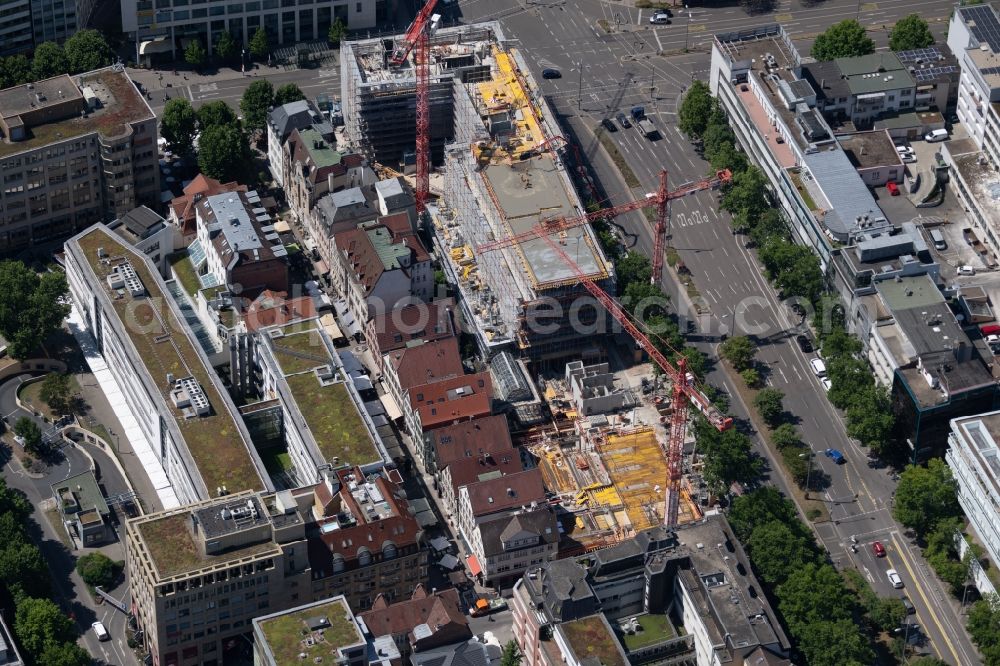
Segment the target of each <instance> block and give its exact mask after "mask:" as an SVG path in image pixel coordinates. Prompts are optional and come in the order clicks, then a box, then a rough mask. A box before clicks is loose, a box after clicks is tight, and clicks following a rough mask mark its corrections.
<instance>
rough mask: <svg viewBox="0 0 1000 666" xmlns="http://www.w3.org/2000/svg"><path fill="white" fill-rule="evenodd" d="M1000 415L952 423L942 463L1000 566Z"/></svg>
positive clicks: (988, 414)
mask: <svg viewBox="0 0 1000 666" xmlns="http://www.w3.org/2000/svg"><path fill="white" fill-rule="evenodd" d="M998 440H1000V412H988V413H985V414H976V415H974V416H965V417H962V418H958V419H953V420H952V421H951V432H950V433H949V434H948V452H947V453H946V454H945V461H946V462H947V463H948V466H949V467H950V468H951V471H952V474H953V475H954V477H955V483H956V484H957V485H958V493H957V494H958V502H959V504H961V505H962V511H964V512H965V516H966V518H968V520H969V525H970V526H971V527H972V529H973V530H974V531H975V533H976V537H977V538H978V539H979V542H980V543H982V544H983V545H984V546H985V547H986V552H987V554H988V555H989V558H990V560H991V561H993V562H1000V447H998V445H997V442H998Z"/></svg>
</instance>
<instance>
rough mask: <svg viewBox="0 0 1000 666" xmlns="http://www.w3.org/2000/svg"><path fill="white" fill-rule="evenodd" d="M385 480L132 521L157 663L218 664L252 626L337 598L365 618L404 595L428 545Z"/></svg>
mask: <svg viewBox="0 0 1000 666" xmlns="http://www.w3.org/2000/svg"><path fill="white" fill-rule="evenodd" d="M389 474H390V473H385V474H382V475H376V474H373V475H368V476H367V477H366V476H364V475H362V474H361V472H360V470H358V469H356V468H355V469H341V470H338V471H337V472H328V473H327V475H326V478H325V479H324V480H323V481H322V482H321V483H319V484H317V485H315V486H308V487H305V488H299V489H296V490H283V491H280V492H277V493H267V492H263V493H262V492H253V491H244V492H240V493H234V494H231V495H227V496H224V497H220V498H216V499H211V500H206V501H203V502H198V503H196V504H192V505H189V506H186V507H182V508H178V509H173V510H169V511H162V512H160V513H156V514H151V515H147V516H143V517H141V518H137V519H135V520H132V521H129V523H128V524H127V526H126V535H127V536H126V539H127V541H126V544H127V546H126V548H127V549H126V566H127V567H128V571H129V577H130V579H131V589H132V599H131V604H130V605H131V607H132V610H133V613H134V615H135V617H136V619H137V621H138V625H139V628H140V629H141V630H142V631H143V632H144V641H145V647H146V649H148V650H149V653H150V655H151V656H152V663H153V665H154V666H194V665H195V664H198V665H200V666H218V665H219V664H222V663H223V653H224V652H225V651H226V650H227V649H235V648H236V646H238V645H239V644H240V643H242V642H243V638H244V637H248V635H249V634H250V633H251V632H252V631H253V626H252V621H253V619H254V618H257V617H260V616H263V615H269V614H273V613H277V612H280V611H284V610H287V609H290V608H295V607H298V606H301V605H303V604H308V603H312V602H314V601H316V600H321V599H328V598H330V597H333V596H336V595H343V598H344V599H345V600H346V601H347V603H348V604H350V607H351V608H355V609H358V610H359V611H361V610H364V609H367V608H371V607H372V604H373V603H374V601H375V599H376V597H378V596H379V595H382V596H383V597H385V598H386V599H388V600H394V599H400V598H408V597H409V595H410V593H411V591H412V590H413V588H414V586H415V585H416V584H417V583H418V582H419V581H421V580H424V579H425V578H426V575H427V555H426V552H425V551H424V549H423V546H422V541H423V536H422V532H421V530H420V527H419V526H418V525H417V522H416V520H415V519H414V518H413V517H412V516H411V515H410V512H409V505H408V504H407V502H406V501H405V500H403V499H400V498H399V497H398V496H397V495H398V494H399V489H398V487H397V482H401V479H400V478H398V475H396V478H394V479H391V478H390V476H389Z"/></svg>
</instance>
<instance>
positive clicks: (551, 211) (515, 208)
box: [481, 154, 607, 288]
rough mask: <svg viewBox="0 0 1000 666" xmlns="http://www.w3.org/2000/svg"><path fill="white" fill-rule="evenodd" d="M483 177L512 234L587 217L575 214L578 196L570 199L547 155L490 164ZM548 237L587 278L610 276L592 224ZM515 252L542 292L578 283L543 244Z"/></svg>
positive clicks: (536, 241) (535, 242) (531, 242)
mask: <svg viewBox="0 0 1000 666" xmlns="http://www.w3.org/2000/svg"><path fill="white" fill-rule="evenodd" d="M481 174H482V177H483V178H484V179H485V180H486V182H487V184H488V185H489V188H490V189H491V191H492V193H493V195H494V196H495V203H496V205H497V207H498V208H499V209H500V211H501V212H502V214H503V216H504V218H505V220H506V225H507V227H508V228H509V230H510V233H511V234H512V235H513V234H519V233H522V232H525V231H529V230H530V229H532V228H533V227H535V226H537V225H538V224H539V223H540V222H541V221H542V220H543V219H545V218H551V217H575V216H577V215H580V214H581V213H582V212H583V211H579V210H577V208H576V206H575V205H574V199H575V197H573V198H571V195H570V193H569V192H567V191H566V188H565V185H564V183H565V180H564V176H565V172H564V171H563V169H562V167H560V166H556V163H555V161H554V160H553V159H552V156H551V155H549V154H544V155H540V156H537V157H533V158H531V159H528V160H524V161H522V162H515V163H512V164H491V165H489V166H488V167H486V169H484V170H483V171H482V172H481ZM550 237H551V238H552V239H553V240H554V241H556V242H557V243H559V245H560V246H561V247H562V249H563V251H564V252H565V253H566V255H567V256H568V257H569V258H570V259H571V260H572V261H574V262H575V263H576V265H577V266H579V268H580V270H581V271H582V272H583V273H584V274H585V275H588V276H590V277H591V278H592V279H601V278H604V277H606V276H607V270H606V269H605V267H604V266H603V265H602V264H603V262H602V261H601V260H599V259H598V254H599V252H600V251H599V250H598V249H597V248H596V244H595V240H594V233H593V231H592V230H591V229H590V225H581V226H578V227H573V228H572V229H568V230H567V231H565V232H563V233H562V234H552V235H551V236H550ZM516 247H517V252H518V254H519V255H520V259H521V262H522V267H523V269H524V270H525V272H526V273H527V274H528V276H529V278H530V280H531V282H532V285H533V286H535V287H538V288H544V287H545V286H546V285H550V284H551V285H553V286H555V285H556V284H558V283H562V282H566V281H576V273H575V272H574V271H573V269H572V268H571V267H570V266H567V265H566V263H565V262H564V261H563V260H562V258H560V257H559V256H558V255H557V254H556V253H555V252H553V251H552V248H551V247H549V245H548V243H546V242H545V241H544V240H543V239H541V238H537V239H533V240H529V241H525V242H523V243H520V244H518V245H517V246H516Z"/></svg>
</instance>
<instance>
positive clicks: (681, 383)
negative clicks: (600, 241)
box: [537, 232, 733, 526]
mask: <svg viewBox="0 0 1000 666" xmlns="http://www.w3.org/2000/svg"><path fill="white" fill-rule="evenodd" d="M537 237H541V238H542V239H543V240H544V241H545V242H546V243H548V245H549V247H550V248H552V250H553V251H554V252H555V253H556V254H558V255H559V258H560V259H562V260H563V261H564V262H565V263H566V265H567V266H569V267H570V268H571V269H572V270H573V272H574V273H575V274H576V276H577V278H578V279H579V280H580V283H581V284H582V285H583V286H584V288H586V290H587V291H588V292H590V295H591V296H593V297H594V298H595V299H597V301H598V302H599V303H600V304H601V305H603V306H604V308H605V309H606V310H607V311H608V312H609V313H610V314H611V316H612V317H614V318H615V321H617V322H618V323H619V324H621V325H622V327H623V328H624V329H625V330H626V331H628V333H629V335H631V336H632V337H633V338H634V339H635V341H636V343H637V344H638V345H639V346H640V347H641V348H642V349H643V351H645V352H646V353H647V354H649V357H650V358H651V359H653V361H654V362H655V363H656V364H657V365H658V366H660V369H662V370H663V372H664V374H666V375H667V376H668V377H670V379H671V381H672V382H673V402H672V405H673V413H672V414H671V416H670V430H669V433H670V434H669V438H668V441H667V469H668V471H669V479H668V483H667V494H666V502H665V510H664V513H663V522H664V524H665V525H667V526H673V525H676V524H677V512H678V508H679V506H680V484H681V476H682V472H683V462H682V461H683V453H684V431H685V428H686V425H687V405H688V402H690V403H691V404H693V405H694V406H695V408H696V409H697V410H698V411H700V412H701V413H702V414H704V416H705V418H707V419H708V422H709V423H711V424H712V425H713V426H715V427H716V428H717V429H719V430H728V429H729V428H731V427H732V426H733V419H732V418H730V417H728V416H726V415H725V414H723V413H722V412H720V411H719V409H718V408H717V407H716V406H715V405H713V404H712V401H711V400H709V399H708V396H707V395H705V393H704V392H703V391H701V390H700V389H699V388H698V387H697V386H696V385H695V382H694V377H693V376H691V375H690V374H689V373H688V371H687V361H686V360H685V359H684V357H681V358H680V359H679V360H678V361H677V364H676V365H674V364H673V363H671V362H670V360H669V359H668V358H667V357H666V356H665V355H664V354H663V353H662V352H661V351H660V350H659V349H657V348H656V346H655V345H654V344H653V342H652V341H651V340H650V339H649V337H647V336H646V334H645V333H643V332H642V329H640V326H641V324H640V323H639V322H638V321H634V318H633V317H632V315H630V314H629V313H628V312H627V311H625V310H624V309H623V308H622V307H621V306H620V305H619V304H618V302H617V301H615V299H613V298H611V296H609V295H608V294H607V293H606V292H605V291H604V290H603V289H601V288H600V287H599V286H597V285H596V284H594V282H593V281H592V280H590V279H588V278H587V276H586V274H585V273H584V272H583V271H582V270H581V269H580V267H579V266H578V265H577V264H576V262H575V261H573V260H572V259H571V258H570V257H569V255H568V254H566V251H565V250H563V249H562V246H561V244H560V243H558V242H557V241H555V240H553V239H552V237H551V236H550V235H549V233H545V232H539V234H538V236H537Z"/></svg>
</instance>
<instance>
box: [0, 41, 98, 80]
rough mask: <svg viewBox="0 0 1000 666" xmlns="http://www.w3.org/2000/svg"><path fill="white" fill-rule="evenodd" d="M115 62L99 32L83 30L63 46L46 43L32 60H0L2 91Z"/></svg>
mask: <svg viewBox="0 0 1000 666" xmlns="http://www.w3.org/2000/svg"><path fill="white" fill-rule="evenodd" d="M112 62H114V53H113V52H112V50H111V47H110V46H109V45H108V43H107V41H106V40H105V39H104V36H103V35H101V33H100V32H98V31H97V30H80V31H79V32H77V33H75V34H74V35H73V36H72V37H70V38H69V39H67V40H66V43H65V44H63V45H61V46H60V45H59V44H57V43H55V42H43V43H41V44H39V45H38V47H36V48H35V52H34V54H33V56H32V58H31V59H30V60H29V59H28V57H27V56H25V55H23V54H19V55H12V56H8V57H6V58H0V88H10V87H11V86H17V85H21V84H23V83H32V82H34V81H40V80H41V79H48V78H52V77H53V76H59V75H60V74H79V73H81V72H89V71H92V70H95V69H100V68H102V67H107V66H108V65H110V64H111V63H112Z"/></svg>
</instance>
